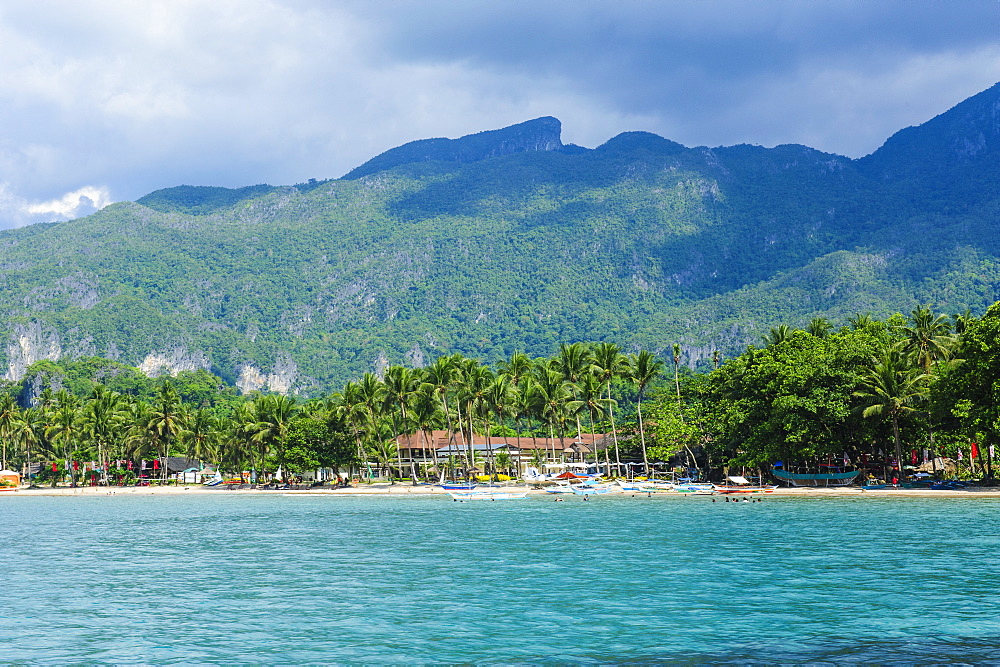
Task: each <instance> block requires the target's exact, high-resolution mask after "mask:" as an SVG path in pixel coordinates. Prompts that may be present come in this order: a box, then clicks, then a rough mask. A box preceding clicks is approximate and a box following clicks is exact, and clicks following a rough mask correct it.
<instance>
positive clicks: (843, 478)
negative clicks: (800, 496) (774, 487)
mask: <svg viewBox="0 0 1000 667" xmlns="http://www.w3.org/2000/svg"><path fill="white" fill-rule="evenodd" d="M771 474H773V475H774V476H775V477H777V478H778V479H780V480H781V481H782V482H788V483H789V484H791V485H792V486H847V485H848V484H850V483H851V482H853V481H854V478H855V477H857V476H858V475H860V474H861V471H860V470H849V471H845V472H815V473H813V472H788V471H787V470H781V469H780V468H772V469H771Z"/></svg>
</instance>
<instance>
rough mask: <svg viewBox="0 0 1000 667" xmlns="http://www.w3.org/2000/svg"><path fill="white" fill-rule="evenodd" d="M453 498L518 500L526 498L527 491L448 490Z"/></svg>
mask: <svg viewBox="0 0 1000 667" xmlns="http://www.w3.org/2000/svg"><path fill="white" fill-rule="evenodd" d="M448 495H449V496H451V497H452V498H453V499H455V500H463V501H464V500H518V499H520V498H527V497H528V492H527V491H449V492H448Z"/></svg>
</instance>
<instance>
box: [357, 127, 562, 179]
mask: <svg viewBox="0 0 1000 667" xmlns="http://www.w3.org/2000/svg"><path fill="white" fill-rule="evenodd" d="M561 136H562V123H560V122H559V119H558V118H553V117H552V116H543V117H542V118H536V119H534V120H529V121H525V122H523V123H518V124H517V125H511V126H509V127H505V128H502V129H499V130H487V131H486V132H478V133H476V134H467V135H465V136H464V137H459V138H458V139H421V140H419V141H411V142H410V143H408V144H403V145H402V146H398V147H396V148H393V149H390V150H388V151H386V152H385V153H382V154H381V155H378V156H376V157H373V158H372V159H371V160H368V162H365V163H364V164H363V165H361V166H360V167H357V168H356V169H353V170H352V171H351V172H349V173H348V174H347V175H346V176H344V178H346V179H355V178H361V177H362V176H367V175H368V174H374V173H376V172H379V171H385V170H386V169H391V168H393V167H397V166H399V165H402V164H411V163H414V162H428V161H431V160H437V161H441V162H478V161H479V160H485V159H487V158H491V157H498V156H501V155H510V154H511V153H525V152H530V151H554V150H559V149H561V148H562V147H563V144H562V138H561Z"/></svg>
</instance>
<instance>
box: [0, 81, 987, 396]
mask: <svg viewBox="0 0 1000 667" xmlns="http://www.w3.org/2000/svg"><path fill="white" fill-rule="evenodd" d="M998 108H1000V85H998V86H994V87H992V88H990V89H989V90H986V91H984V92H982V93H980V94H978V95H976V96H974V97H972V98H970V99H968V100H966V101H964V102H962V103H961V104H959V105H957V106H956V107H954V108H953V109H951V110H949V111H947V112H945V113H943V114H942V115H940V116H938V117H936V118H934V119H931V120H929V121H928V122H926V123H924V124H923V125H920V126H918V127H911V128H907V129H904V130H902V131H900V132H898V133H897V134H895V135H893V136H892V137H890V138H889V139H888V140H887V141H886V143H885V144H884V145H883V146H882V147H881V148H880V149H879V150H877V151H876V152H874V153H873V154H871V155H869V156H866V157H863V158H861V159H856V160H852V159H848V158H845V157H842V156H838V155H831V154H825V153H822V152H819V151H816V150H813V149H811V148H808V147H805V146H797V145H785V146H777V147H774V148H763V147H759V146H751V145H741V146H731V147H718V148H706V147H693V148H690V147H685V146H682V145H680V144H677V143H675V142H672V141H669V140H668V139H664V138H662V137H659V136H656V135H653V134H649V133H644V132H628V133H625V134H621V135H619V136H617V137H614V138H612V139H610V140H609V141H608V142H606V143H605V144H603V145H601V146H598V147H597V148H594V149H586V148H582V147H579V146H573V145H564V144H563V143H562V142H561V140H560V125H559V121H558V120H556V119H554V118H540V119H536V120H533V121H528V122H526V123H522V124H520V125H515V126H512V127H509V128H504V129H501V130H493V131H490V132H483V133H480V134H477V135H471V136H469V137H462V138H460V139H454V140H448V139H433V140H423V141H417V142H413V143H412V144H407V145H405V146H401V147H399V148H396V149H393V150H390V151H387V152H386V153H384V154H382V155H380V156H378V157H376V158H373V159H372V160H371V161H370V162H368V163H366V164H365V165H361V166H359V167H358V168H357V169H355V170H353V171H352V172H350V173H349V174H347V175H346V176H344V177H342V178H338V179H332V180H310V181H309V182H306V183H301V184H298V185H294V186H270V185H256V186H250V187H246V188H240V189H225V188H217V187H197V186H180V187H174V188H168V189H165V190H160V191H157V192H154V193H151V194H149V195H147V196H145V197H142V198H140V199H139V200H138V201H136V202H119V203H116V204H112V205H110V206H108V207H106V208H104V209H103V210H101V211H99V212H97V213H95V214H93V215H91V216H88V217H86V218H82V219H78V220H72V221H69V222H61V223H52V224H38V225H33V226H30V227H25V228H21V229H15V230H7V231H4V232H0V285H2V290H0V308H2V311H3V313H4V317H3V318H2V319H0V341H3V343H2V344H0V357H3V359H2V361H3V363H4V367H5V377H6V379H7V380H8V381H10V382H16V381H20V380H21V379H22V378H24V377H25V374H26V373H27V372H28V368H29V367H30V366H31V365H32V364H33V363H35V362H38V361H40V360H50V361H67V360H68V361H72V360H80V359H86V358H91V357H103V358H107V359H111V360H114V361H117V362H120V363H122V364H125V365H127V366H132V367H138V368H141V369H142V371H143V373H145V374H146V375H150V376H156V375H160V374H164V373H177V372H181V371H191V372H194V371H198V370H203V371H206V372H208V373H211V374H213V375H215V376H218V377H220V378H222V379H223V380H224V382H225V383H226V384H227V385H230V386H235V387H238V388H239V390H240V391H242V392H245V393H250V392H254V391H263V392H273V393H281V394H287V395H296V396H299V397H302V398H306V397H315V396H322V395H327V394H329V393H330V392H331V391H334V390H336V389H337V388H338V387H341V386H342V385H343V383H344V382H346V381H348V380H351V379H357V378H360V377H362V375H363V374H364V373H366V372H374V373H376V374H377V375H381V374H382V373H383V372H384V370H385V369H386V368H387V367H389V366H391V365H405V366H410V367H422V366H425V365H427V364H428V363H429V362H430V361H431V360H433V359H435V358H438V357H441V356H447V355H451V354H461V355H463V356H465V357H470V358H475V359H478V360H480V361H482V362H483V363H487V364H496V363H499V362H500V361H502V360H504V359H508V358H510V355H511V354H513V353H515V352H524V353H526V354H528V355H529V356H532V357H544V356H548V355H552V354H555V353H556V351H557V350H558V348H559V345H560V344H564V343H565V344H570V343H574V342H581V341H599V342H600V341H604V342H614V343H617V344H620V345H621V346H622V347H623V349H624V350H625V351H626V352H628V353H633V354H634V353H637V352H639V351H640V350H644V349H645V350H650V351H652V352H653V353H654V354H657V355H660V356H663V355H669V353H670V350H671V349H672V346H673V345H674V344H679V345H680V346H681V350H682V353H681V360H680V363H681V364H682V365H683V366H685V367H687V368H689V369H692V370H707V369H709V368H711V367H712V354H713V352H715V351H716V350H718V351H720V352H721V353H722V354H723V355H724V356H725V357H727V358H730V357H733V356H735V355H738V354H740V353H742V352H743V351H744V350H745V349H746V348H747V346H748V345H749V344H754V343H758V342H759V341H760V338H761V336H762V335H764V334H766V333H767V332H768V331H769V330H770V329H771V328H772V327H775V326H779V325H781V324H786V325H789V326H792V327H805V326H806V325H807V323H808V322H810V321H811V320H813V319H815V318H817V317H822V318H826V319H828V320H829V321H832V322H836V323H843V322H846V321H847V319H848V318H850V317H852V316H854V315H856V314H857V313H870V314H871V315H872V316H873V317H877V318H885V317H888V316H889V315H891V314H892V313H896V312H902V313H906V312H910V311H911V310H912V309H913V308H914V306H915V304H930V305H931V306H932V308H933V309H934V310H935V311H936V312H938V311H939V312H945V313H957V312H964V311H965V310H966V309H970V310H971V311H972V313H974V314H982V313H983V312H985V310H986V308H987V307H988V306H989V305H990V304H992V303H993V302H994V301H995V300H997V298H1000V295H998V294H997V289H996V285H997V284H998V278H1000V259H998V258H1000V236H998V232H997V225H996V221H997V213H998V206H1000V196H998V192H997V184H998V183H1000V173H998V165H1000V162H998V160H997V155H998V152H997V151H998V141H997V140H998V132H1000V130H998V128H1000V120H998V113H1000V112H998Z"/></svg>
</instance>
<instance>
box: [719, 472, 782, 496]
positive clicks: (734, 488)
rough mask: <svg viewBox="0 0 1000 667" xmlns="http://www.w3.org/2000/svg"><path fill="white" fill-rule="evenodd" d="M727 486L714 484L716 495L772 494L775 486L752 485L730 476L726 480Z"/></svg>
mask: <svg viewBox="0 0 1000 667" xmlns="http://www.w3.org/2000/svg"><path fill="white" fill-rule="evenodd" d="M726 480H727V481H729V482H730V483H729V484H716V485H715V491H716V493H774V490H775V489H776V488H778V487H777V485H775V484H769V485H763V484H752V483H751V482H750V480H748V479H747V478H746V477H741V476H740V475H730V476H729V477H727V478H726Z"/></svg>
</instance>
